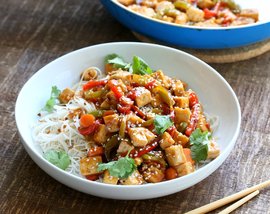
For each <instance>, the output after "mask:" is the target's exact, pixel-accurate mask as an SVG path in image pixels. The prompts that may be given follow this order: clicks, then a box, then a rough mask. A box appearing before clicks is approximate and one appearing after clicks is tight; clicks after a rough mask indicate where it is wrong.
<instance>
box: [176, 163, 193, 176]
mask: <svg viewBox="0 0 270 214" xmlns="http://www.w3.org/2000/svg"><path fill="white" fill-rule="evenodd" d="M174 168H175V170H176V172H177V175H178V177H181V176H184V175H187V174H190V173H192V172H194V166H193V165H192V164H191V163H190V162H186V163H183V164H180V165H177V166H174Z"/></svg>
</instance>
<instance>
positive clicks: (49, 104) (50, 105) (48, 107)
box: [43, 86, 61, 112]
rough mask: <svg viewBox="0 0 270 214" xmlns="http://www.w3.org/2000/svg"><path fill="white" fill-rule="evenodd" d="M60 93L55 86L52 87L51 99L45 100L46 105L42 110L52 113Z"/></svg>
mask: <svg viewBox="0 0 270 214" xmlns="http://www.w3.org/2000/svg"><path fill="white" fill-rule="evenodd" d="M60 93H61V91H60V90H59V89H58V88H57V87H56V86H52V90H51V97H50V99H48V100H47V102H46V105H45V107H44V108H43V110H45V111H47V112H52V111H53V106H54V105H55V104H56V103H57V101H58V97H59V95H60Z"/></svg>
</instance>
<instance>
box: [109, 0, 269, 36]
mask: <svg viewBox="0 0 270 214" xmlns="http://www.w3.org/2000/svg"><path fill="white" fill-rule="evenodd" d="M109 1H111V2H112V3H113V4H114V5H115V6H116V7H120V8H121V9H123V10H125V11H126V12H128V13H131V14H133V15H136V16H139V17H141V18H144V19H147V20H148V21H151V22H156V23H159V24H161V25H167V26H171V27H176V28H179V29H181V28H186V29H191V30H208V31H211V30H212V31H224V30H238V29H246V28H251V27H256V26H260V25H264V24H267V23H269V24H270V20H268V21H267V20H263V21H258V22H255V23H252V24H248V25H240V26H229V27H202V26H192V25H180V24H175V23H171V22H166V21H163V20H159V19H154V18H151V17H148V16H144V15H142V14H140V13H136V12H135V11H132V10H129V9H128V8H127V7H126V6H124V5H122V4H121V3H119V2H118V1H117V0H109Z"/></svg>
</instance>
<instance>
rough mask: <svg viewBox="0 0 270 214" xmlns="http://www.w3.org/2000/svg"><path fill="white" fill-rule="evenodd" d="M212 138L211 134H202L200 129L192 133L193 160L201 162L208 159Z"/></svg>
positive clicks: (190, 139) (190, 140) (206, 132)
mask: <svg viewBox="0 0 270 214" xmlns="http://www.w3.org/2000/svg"><path fill="white" fill-rule="evenodd" d="M211 138H212V136H211V133H210V132H208V131H205V132H202V131H201V130H200V129H199V128H197V129H196V130H195V131H193V132H192V134H191V135H190V138H189V142H190V145H191V147H190V149H191V156H192V159H193V160H195V161H196V162H200V161H203V160H206V159H207V154H208V144H209V141H210V139H211Z"/></svg>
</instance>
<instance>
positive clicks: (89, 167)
mask: <svg viewBox="0 0 270 214" xmlns="http://www.w3.org/2000/svg"><path fill="white" fill-rule="evenodd" d="M99 163H102V157H101V156H95V157H86V158H83V159H81V160H80V171H81V174H82V175H95V174H99V173H100V172H99V171H98V164H99Z"/></svg>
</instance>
